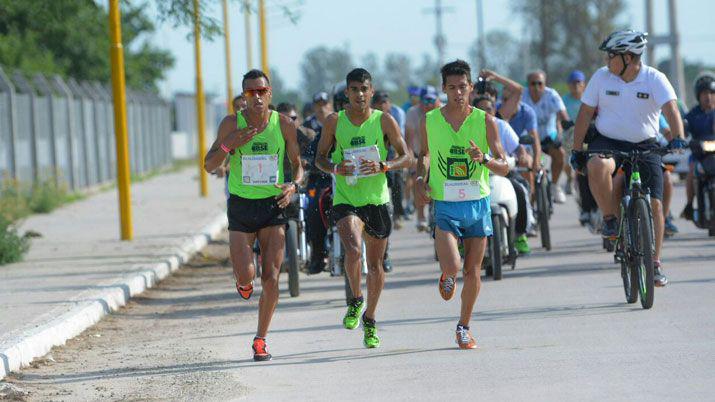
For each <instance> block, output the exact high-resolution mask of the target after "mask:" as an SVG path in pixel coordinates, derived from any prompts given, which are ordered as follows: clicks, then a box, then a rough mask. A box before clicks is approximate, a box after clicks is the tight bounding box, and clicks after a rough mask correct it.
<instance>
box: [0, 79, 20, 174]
mask: <svg viewBox="0 0 715 402" xmlns="http://www.w3.org/2000/svg"><path fill="white" fill-rule="evenodd" d="M14 98H15V87H14V86H13V85H12V81H10V78H8V76H7V75H5V71H3V69H2V67H0V179H4V178H5V177H8V178H12V179H16V178H17V164H16V162H15V135H16V134H15V132H16V129H15V110H14V109H15V108H14Z"/></svg>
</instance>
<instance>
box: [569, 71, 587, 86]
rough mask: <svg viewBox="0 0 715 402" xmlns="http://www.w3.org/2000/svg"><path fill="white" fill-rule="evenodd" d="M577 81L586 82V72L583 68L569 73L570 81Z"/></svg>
mask: <svg viewBox="0 0 715 402" xmlns="http://www.w3.org/2000/svg"><path fill="white" fill-rule="evenodd" d="M576 81H581V82H586V74H584V73H583V71H581V70H574V71H572V72H571V74H569V79H568V82H569V83H572V82H576Z"/></svg>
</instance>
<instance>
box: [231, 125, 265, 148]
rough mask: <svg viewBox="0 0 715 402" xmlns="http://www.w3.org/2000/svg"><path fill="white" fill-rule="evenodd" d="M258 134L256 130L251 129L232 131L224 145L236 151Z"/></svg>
mask: <svg viewBox="0 0 715 402" xmlns="http://www.w3.org/2000/svg"><path fill="white" fill-rule="evenodd" d="M257 134H258V130H256V129H255V128H253V127H244V128H242V129H239V130H234V131H232V132H230V133H229V134H228V136H227V137H226V140H224V143H223V144H224V145H225V146H226V147H228V148H230V149H236V148H238V147H242V146H244V145H246V144H247V143H248V142H249V141H251V140H252V139H253V137H255V136H256V135H257Z"/></svg>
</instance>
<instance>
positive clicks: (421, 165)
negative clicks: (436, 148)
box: [415, 116, 430, 203]
mask: <svg viewBox="0 0 715 402" xmlns="http://www.w3.org/2000/svg"><path fill="white" fill-rule="evenodd" d="M419 141H420V143H421V145H420V154H419V155H418V157H417V180H416V181H417V182H416V183H415V187H416V188H417V194H416V195H417V196H418V197H420V198H421V199H422V201H423V202H425V203H427V202H429V201H430V196H429V191H430V188H429V185H428V184H427V180H428V178H429V165H430V153H429V141H427V123H426V119H425V117H424V116H423V117H422V118H421V119H420V125H419Z"/></svg>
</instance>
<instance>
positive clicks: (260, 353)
mask: <svg viewBox="0 0 715 402" xmlns="http://www.w3.org/2000/svg"><path fill="white" fill-rule="evenodd" d="M271 357H272V356H271V354H270V353H268V349H266V339H265V338H259V337H255V338H253V360H254V361H257V362H265V361H268V360H271Z"/></svg>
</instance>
